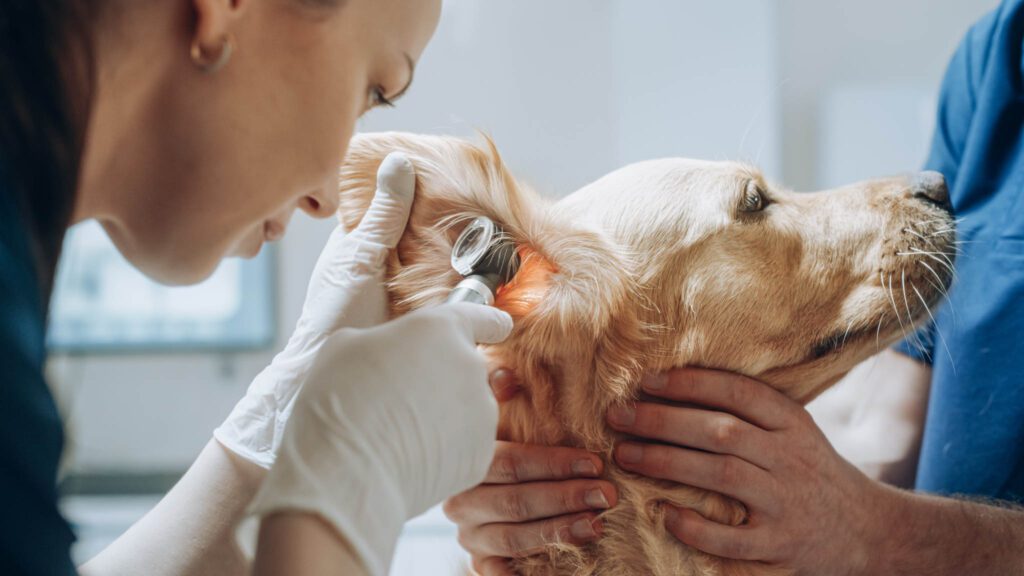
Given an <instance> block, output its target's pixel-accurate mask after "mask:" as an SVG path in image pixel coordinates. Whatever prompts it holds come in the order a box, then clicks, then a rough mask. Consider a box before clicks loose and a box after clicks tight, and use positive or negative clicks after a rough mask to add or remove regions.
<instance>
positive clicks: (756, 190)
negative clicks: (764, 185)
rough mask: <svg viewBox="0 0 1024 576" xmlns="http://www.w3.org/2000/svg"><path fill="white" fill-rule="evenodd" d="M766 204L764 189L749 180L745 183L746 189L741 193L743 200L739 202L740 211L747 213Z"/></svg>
mask: <svg viewBox="0 0 1024 576" xmlns="http://www.w3.org/2000/svg"><path fill="white" fill-rule="evenodd" d="M767 205H768V201H767V199H766V198H765V194H764V190H762V189H761V186H760V185H759V184H758V183H757V182H754V181H753V180H751V181H750V182H748V183H747V189H746V191H745V192H744V194H743V201H742V202H741V203H740V211H741V212H746V213H748V214H750V213H753V212H760V211H762V210H764V208H765V206H767Z"/></svg>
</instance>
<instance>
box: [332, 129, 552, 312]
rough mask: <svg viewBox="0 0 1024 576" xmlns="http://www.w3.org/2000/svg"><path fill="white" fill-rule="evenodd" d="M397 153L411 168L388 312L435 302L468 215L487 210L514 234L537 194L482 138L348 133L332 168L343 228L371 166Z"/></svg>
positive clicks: (524, 233)
mask: <svg viewBox="0 0 1024 576" xmlns="http://www.w3.org/2000/svg"><path fill="white" fill-rule="evenodd" d="M391 152H403V153H405V154H406V155H407V156H408V157H409V159H410V160H411V161H412V163H413V166H414V167H415V169H416V197H415V200H414V201H413V206H412V213H411V215H410V217H409V224H408V226H407V227H406V230H405V233H404V234H403V236H402V240H401V241H400V242H399V244H398V250H396V252H395V254H393V255H392V257H391V260H390V261H389V263H388V285H389V288H390V291H391V300H392V313H393V314H395V315H397V314H401V313H403V312H407V311H409V310H410V309H413V308H418V307H421V306H425V305H429V304H435V303H439V302H440V301H442V300H443V299H444V297H445V296H446V295H447V293H448V291H449V290H450V289H451V288H452V287H453V286H455V284H457V283H458V282H459V280H461V278H460V276H459V275H458V273H457V272H455V271H454V270H453V269H452V267H451V264H450V259H451V250H452V245H453V244H454V242H455V239H456V238H458V235H459V234H460V233H461V232H462V229H463V227H464V226H465V225H466V224H467V223H468V222H469V221H470V220H472V219H473V218H475V217H476V216H487V217H488V218H490V219H492V220H493V221H494V222H496V223H497V224H498V225H500V226H501V227H502V229H503V230H504V231H505V233H507V234H509V235H510V236H511V237H512V238H514V239H524V238H528V237H529V235H530V229H531V227H533V226H534V225H535V223H536V222H538V221H539V220H540V219H541V214H542V213H543V211H544V210H543V203H542V201H541V200H540V199H539V198H538V197H537V196H536V195H535V194H533V193H532V192H531V191H530V190H528V189H526V188H525V187H523V186H521V185H520V184H519V183H518V182H517V181H516V180H515V178H513V177H512V175H511V174H510V173H509V171H508V170H507V169H506V168H505V165H504V163H503V162H502V160H501V157H500V156H499V154H498V152H497V149H496V148H495V147H494V145H493V143H492V142H491V141H490V140H486V142H485V145H484V146H476V145H474V144H472V143H470V142H468V141H466V140H462V139H459V138H454V137H446V136H427V135H415V134H405V133H397V132H387V133H373V134H361V135H359V136H357V137H356V138H354V139H353V140H352V143H351V144H350V146H349V151H348V154H347V156H346V158H345V162H344V164H343V165H342V167H341V171H340V178H339V182H340V188H339V209H338V215H339V218H340V220H341V222H342V225H343V226H344V227H345V229H346V230H352V229H354V228H355V227H356V226H357V225H358V224H359V221H360V220H362V218H363V215H364V214H365V213H366V210H367V208H368V207H369V205H370V201H371V200H372V198H373V194H374V191H375V190H376V186H377V181H376V180H377V169H378V168H379V167H380V164H381V162H382V161H383V160H384V158H385V157H386V156H387V155H388V154H390V153H391Z"/></svg>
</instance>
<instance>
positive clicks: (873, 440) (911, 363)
mask: <svg viewBox="0 0 1024 576" xmlns="http://www.w3.org/2000/svg"><path fill="white" fill-rule="evenodd" d="M931 378H932V370H931V367H930V366H928V365H927V364H924V363H922V362H918V361H916V360H914V359H912V358H910V357H908V356H905V355H903V354H900V353H899V352H896V351H894V350H891V349H890V350H885V351H883V352H882V353H880V354H878V355H876V356H874V357H872V358H869V359H868V360H866V361H864V362H862V363H861V364H860V365H858V366H857V367H856V368H854V369H853V370H852V371H850V373H849V374H848V375H847V376H846V377H845V378H843V379H842V380H840V381H839V382H838V383H837V384H836V385H835V386H833V387H832V388H830V389H828V390H826V391H825V392H824V393H822V395H821V396H819V397H818V398H817V399H815V400H814V401H813V402H811V403H810V404H808V405H807V411H808V412H810V413H811V416H813V417H814V421H815V422H816V423H817V424H818V426H819V427H820V428H821V431H822V432H824V433H825V437H826V438H828V440H829V442H831V443H832V446H833V447H835V449H836V451H837V452H839V454H840V455H841V456H842V457H843V458H845V459H846V460H848V461H849V462H850V463H852V464H853V465H854V466H856V467H857V468H859V469H860V470H861V471H862V472H864V473H865V474H867V475H868V477H869V478H872V479H874V480H878V481H880V482H885V483H886V484H892V485H893V486H899V487H901V488H909V487H911V486H913V484H914V476H915V475H916V472H917V459H918V455H919V453H920V451H921V437H922V434H923V432H924V419H925V414H926V413H927V411H928V393H929V390H930V388H931Z"/></svg>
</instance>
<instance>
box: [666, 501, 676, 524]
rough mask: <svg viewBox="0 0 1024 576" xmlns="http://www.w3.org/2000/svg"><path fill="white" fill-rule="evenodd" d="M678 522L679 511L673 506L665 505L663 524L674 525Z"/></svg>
mask: <svg viewBox="0 0 1024 576" xmlns="http://www.w3.org/2000/svg"><path fill="white" fill-rule="evenodd" d="M678 521H679V511H678V510H676V509H675V507H673V506H669V505H665V522H667V523H669V524H675V523H676V522H678Z"/></svg>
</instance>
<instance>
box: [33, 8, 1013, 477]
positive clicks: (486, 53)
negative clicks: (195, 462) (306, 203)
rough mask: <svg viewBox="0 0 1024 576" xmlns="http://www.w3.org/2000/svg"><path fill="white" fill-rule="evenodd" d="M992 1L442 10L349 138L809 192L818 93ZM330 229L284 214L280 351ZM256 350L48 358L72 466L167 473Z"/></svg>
mask: <svg viewBox="0 0 1024 576" xmlns="http://www.w3.org/2000/svg"><path fill="white" fill-rule="evenodd" d="M992 4H994V0H991V1H989V0H985V1H976V2H967V1H966V0H899V1H898V2H892V1H888V2H883V1H881V0H862V1H860V2H822V1H820V0H720V1H717V2H708V1H701V0H678V1H677V0H643V1H638V0H600V1H599V0H559V1H557V2H552V1H550V0H516V1H511V0H506V1H500V2H499V1H491V0H448V1H447V3H446V8H445V14H444V16H443V20H442V24H441V26H440V28H439V30H438V33H437V36H436V37H435V41H434V42H433V43H432V45H431V46H430V47H429V48H428V50H427V52H426V54H425V56H424V58H423V61H422V62H421V64H420V66H419V69H418V71H417V78H416V82H415V85H414V87H413V90H412V91H411V93H410V94H409V95H408V96H407V97H406V99H405V100H403V101H402V102H401V104H400V106H399V107H398V109H396V110H387V111H378V112H374V113H373V114H371V115H370V116H369V117H368V118H367V119H365V120H364V121H363V122H362V123H361V126H360V128H361V129H362V130H367V131H369V130H385V129H401V130H407V131H415V132H436V133H449V134H458V135H464V136H470V137H472V136H473V134H474V131H475V130H476V129H482V130H485V131H487V132H488V133H490V134H491V135H492V136H493V137H494V139H495V140H496V142H497V144H498V146H499V147H500V148H501V149H502V151H503V154H504V156H505V158H506V160H507V161H508V163H509V164H510V166H511V167H512V169H513V171H514V172H515V173H516V174H518V175H519V176H521V177H522V178H524V179H525V180H527V181H528V182H531V183H532V184H534V185H535V186H536V187H537V188H538V189H539V190H540V191H541V192H543V193H547V194H551V195H563V194H566V193H568V192H571V191H573V190H575V189H576V188H578V187H579V186H581V185H583V184H585V183H587V182H589V181H591V180H593V179H594V178H597V177H599V176H601V175H602V174H604V173H606V172H608V171H610V170H612V169H614V168H616V167H618V166H620V165H622V164H624V163H627V162H630V161H634V160H639V159H644V158H650V157H656V156H667V155H686V156H695V157H704V158H712V159H727V158H728V159H735V158H739V159H744V160H749V161H756V162H757V163H758V164H760V165H761V166H762V167H763V168H764V169H765V171H766V172H767V173H768V174H769V176H772V177H775V178H779V177H781V179H782V180H784V181H785V182H786V183H788V184H791V185H794V186H796V187H798V188H811V187H813V186H814V185H815V184H816V181H817V179H818V178H819V173H818V164H819V163H820V158H819V156H820V155H819V153H818V152H819V148H820V147H821V146H822V145H823V143H822V142H821V140H820V137H819V131H820V130H819V128H820V125H821V123H820V122H819V121H818V119H817V118H818V113H817V112H816V111H817V110H818V109H819V108H820V107H821V106H822V105H823V104H822V102H824V100H825V99H826V98H827V95H828V94H831V93H832V92H834V91H835V90H836V89H839V88H842V87H848V86H861V85H894V84H911V85H913V86H925V87H928V86H935V85H937V83H938V77H939V75H940V74H941V70H942V68H943V66H944V62H945V60H946V58H947V57H948V55H949V53H950V52H951V50H952V48H953V46H955V44H956V42H957V41H958V39H959V37H960V35H961V34H962V32H963V30H964V29H966V27H967V26H968V25H969V23H970V22H971V21H973V19H974V18H975V17H976V16H977V15H979V14H980V13H981V12H982V11H984V9H985V8H986V7H988V6H990V5H992ZM911 168H914V167H908V169H911ZM871 175H872V174H865V175H864V176H871ZM331 226H332V224H331V223H330V222H313V221H311V220H309V219H308V218H305V217H302V216H298V217H296V219H295V220H294V222H293V224H292V226H291V227H290V230H289V233H288V236H287V237H286V238H285V240H284V241H283V242H282V243H281V246H280V253H279V267H278V268H279V278H278V279H277V282H278V295H279V307H280V310H279V315H278V316H279V319H280V334H279V338H278V340H279V341H278V346H279V345H280V344H281V342H282V341H283V340H284V339H285V338H286V336H287V334H288V332H290V329H291V326H292V325H293V323H294V321H295V318H296V317H297V315H298V310H299V308H300V307H301V303H302V295H303V294H304V291H305V284H306V281H307V278H308V275H309V271H310V270H311V269H312V266H313V263H314V262H315V260H316V257H317V255H318V254H319V251H320V247H321V246H322V244H323V241H324V238H325V237H326V234H327V232H328V231H329V230H330V228H331ZM271 355H272V353H271V352H270V351H263V352H253V353H244V354H234V355H228V356H223V355H217V354H187V355H182V354H175V355H153V354H147V355H137V356H112V357H75V358H67V357H64V358H54V359H53V361H52V362H51V367H50V368H51V381H52V382H53V383H54V385H55V386H56V387H57V389H58V390H59V391H60V397H61V401H62V403H63V404H64V406H65V409H66V413H67V414H68V415H69V436H70V440H71V441H70V443H69V447H70V463H71V466H72V469H74V470H76V471H136V472H148V471H173V470H181V469H182V468H183V467H185V466H186V465H187V464H188V463H189V462H190V461H191V460H192V458H193V457H194V455H195V454H196V453H197V452H198V450H199V449H200V448H201V447H202V445H203V444H204V443H205V442H206V440H207V439H208V438H209V434H210V431H211V429H212V428H213V427H214V426H216V424H217V423H218V422H219V421H220V420H221V419H222V418H223V417H224V416H225V415H226V414H227V412H228V411H229V410H230V408H231V406H232V405H233V403H234V402H235V400H236V399H237V398H238V397H239V396H240V395H241V394H242V392H243V390H244V388H245V386H246V385H247V384H248V382H249V381H250V379H251V378H252V377H253V376H254V375H255V374H256V373H257V372H258V371H259V370H260V369H261V368H262V367H263V366H265V365H266V363H267V362H269V360H270V358H271Z"/></svg>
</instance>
